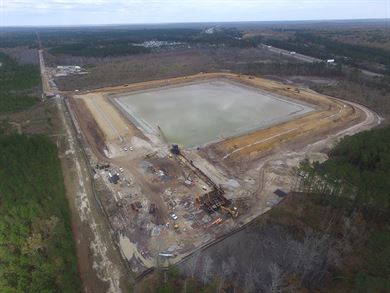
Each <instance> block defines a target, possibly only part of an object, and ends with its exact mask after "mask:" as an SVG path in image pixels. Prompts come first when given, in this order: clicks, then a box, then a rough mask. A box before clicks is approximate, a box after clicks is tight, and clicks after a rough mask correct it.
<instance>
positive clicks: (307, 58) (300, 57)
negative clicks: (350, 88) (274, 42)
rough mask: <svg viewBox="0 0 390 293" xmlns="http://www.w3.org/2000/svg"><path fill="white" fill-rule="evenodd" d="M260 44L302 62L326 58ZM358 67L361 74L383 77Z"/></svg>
mask: <svg viewBox="0 0 390 293" xmlns="http://www.w3.org/2000/svg"><path fill="white" fill-rule="evenodd" d="M262 46H263V47H264V48H266V49H268V50H269V51H271V52H273V53H276V54H281V55H284V56H290V57H291V58H295V59H298V60H300V61H304V62H309V63H314V62H324V61H326V60H322V59H319V58H315V57H311V56H308V55H303V54H299V53H296V52H295V53H291V51H287V50H284V49H280V48H276V47H273V46H268V45H265V44H262ZM332 64H333V65H336V63H332ZM344 66H345V65H344ZM358 69H359V70H360V71H361V72H362V73H363V74H365V75H367V76H371V77H383V74H380V73H376V72H372V71H368V70H365V69H360V68H358Z"/></svg>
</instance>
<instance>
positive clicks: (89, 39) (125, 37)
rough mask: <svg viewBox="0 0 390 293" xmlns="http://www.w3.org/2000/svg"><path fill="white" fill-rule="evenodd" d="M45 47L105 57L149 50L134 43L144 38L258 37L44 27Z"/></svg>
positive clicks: (229, 32) (238, 42)
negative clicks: (51, 28) (47, 28)
mask: <svg viewBox="0 0 390 293" xmlns="http://www.w3.org/2000/svg"><path fill="white" fill-rule="evenodd" d="M40 36H41V39H42V42H43V44H44V46H45V47H48V48H50V49H49V52H50V53H51V54H54V55H56V54H68V55H73V56H86V57H108V56H121V55H132V54H140V53H150V52H151V51H152V49H150V48H145V47H142V46H138V45H136V44H140V43H143V42H145V41H151V40H157V41H170V42H180V43H185V44H190V45H194V44H200V45H224V46H225V45H226V46H231V47H254V46H256V45H257V42H258V40H257V39H256V38H253V39H242V38H241V36H242V34H241V32H239V31H238V30H236V29H229V28H224V29H218V30H216V31H215V32H214V33H212V34H207V33H205V32H204V31H203V30H201V29H178V28H177V29H142V30H139V29H138V30H131V29H129V30H125V29H112V30H107V29H106V30H91V31H79V30H73V31H67V30H59V31H44V32H41V33H40Z"/></svg>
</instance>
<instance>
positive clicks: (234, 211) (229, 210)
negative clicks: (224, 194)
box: [221, 206, 238, 219]
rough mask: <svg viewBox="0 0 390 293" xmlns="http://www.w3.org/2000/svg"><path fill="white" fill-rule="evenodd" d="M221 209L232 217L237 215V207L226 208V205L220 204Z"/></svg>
mask: <svg viewBox="0 0 390 293" xmlns="http://www.w3.org/2000/svg"><path fill="white" fill-rule="evenodd" d="M221 211H222V212H225V213H227V214H229V215H230V216H232V218H234V219H235V218H237V217H238V209H237V207H232V208H228V207H224V206H221Z"/></svg>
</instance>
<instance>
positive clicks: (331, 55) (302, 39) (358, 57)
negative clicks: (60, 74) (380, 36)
mask: <svg viewBox="0 0 390 293" xmlns="http://www.w3.org/2000/svg"><path fill="white" fill-rule="evenodd" d="M266 42H267V44H269V45H272V46H275V47H278V48H282V49H285V50H289V51H296V52H298V53H301V54H305V55H308V56H313V57H316V58H320V59H323V60H326V59H335V60H336V62H337V63H341V64H345V65H352V66H357V67H362V68H364V67H365V66H367V62H372V63H375V64H380V65H382V66H384V67H385V69H384V70H379V71H381V72H382V73H386V74H388V73H389V71H390V51H388V50H385V49H382V48H372V47H368V46H362V45H357V44H347V43H343V42H340V41H336V40H332V39H330V38H328V37H324V36H321V35H320V34H318V33H313V32H310V31H297V32H295V34H294V37H289V38H287V39H277V38H272V37H270V38H267V40H266ZM363 61H364V62H363ZM367 69H373V68H371V67H370V68H367ZM376 71H378V68H376Z"/></svg>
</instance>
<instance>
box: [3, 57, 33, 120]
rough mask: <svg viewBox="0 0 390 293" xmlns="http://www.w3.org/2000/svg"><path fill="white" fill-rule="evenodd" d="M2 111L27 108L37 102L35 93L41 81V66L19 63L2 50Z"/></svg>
mask: <svg viewBox="0 0 390 293" xmlns="http://www.w3.org/2000/svg"><path fill="white" fill-rule="evenodd" d="M0 62H1V66H0V90H1V95H0V113H1V112H11V111H16V110H21V109H25V108H28V107H31V106H33V105H34V104H35V103H37V101H38V99H37V98H36V96H35V95H34V93H35V92H36V89H37V87H38V86H39V83H40V72H39V67H38V66H37V65H35V64H18V63H17V62H16V61H15V60H13V59H12V58H10V57H9V56H8V55H6V54H4V53H1V52H0Z"/></svg>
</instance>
